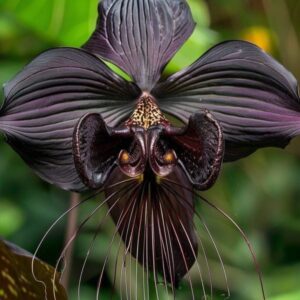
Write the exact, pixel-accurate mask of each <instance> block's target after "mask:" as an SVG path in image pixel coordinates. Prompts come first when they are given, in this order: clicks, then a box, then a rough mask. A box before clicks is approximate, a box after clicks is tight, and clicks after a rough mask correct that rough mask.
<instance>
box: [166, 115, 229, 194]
mask: <svg viewBox="0 0 300 300" xmlns="http://www.w3.org/2000/svg"><path fill="white" fill-rule="evenodd" d="M171 140H172V146H173V149H174V150H175V152H176V153H177V156H178V161H179V163H180V165H181V167H182V168H183V170H184V171H185V172H186V175H187V177H188V178H189V180H190V182H191V183H192V185H193V187H194V188H196V189H197V190H206V189H208V188H210V187H211V186H212V185H213V184H214V183H215V181H216V179H217V177H218V175H219V173H220V168H221V164H222V160H223V154H224V141H223V133H222V129H221V127H220V125H219V123H218V122H217V121H216V120H215V119H214V118H213V116H212V115H211V114H210V113H209V112H208V111H202V112H198V113H195V114H193V115H191V116H190V118H189V123H188V125H187V127H186V128H184V130H183V132H182V133H181V134H179V135H175V136H173V137H171Z"/></svg>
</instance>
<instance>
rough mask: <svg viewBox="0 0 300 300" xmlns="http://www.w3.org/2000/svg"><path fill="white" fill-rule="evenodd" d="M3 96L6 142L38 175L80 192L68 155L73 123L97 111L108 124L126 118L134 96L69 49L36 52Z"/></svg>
mask: <svg viewBox="0 0 300 300" xmlns="http://www.w3.org/2000/svg"><path fill="white" fill-rule="evenodd" d="M4 92H5V102H4V105H3V106H2V108H1V110H0V131H2V132H3V133H4V134H5V135H6V137H7V141H8V143H10V144H11V146H12V147H13V148H14V149H15V150H16V151H17V152H18V153H19V154H20V155H21V157H22V158H23V159H24V160H25V161H26V162H27V163H28V164H29V165H30V166H31V167H32V168H33V169H34V170H35V171H36V172H37V173H38V174H39V175H40V177H42V178H43V179H45V180H46V181H48V182H50V183H53V184H55V185H57V186H59V187H62V188H64V189H67V190H76V191H80V190H82V189H83V188H84V185H83V183H82V181H81V180H80V179H79V177H78V174H77V172H76V170H75V166H74V161H73V155H72V135H73V130H74V127H75V125H76V123H77V122H78V120H79V119H80V117H82V116H83V115H85V114H86V113H88V112H90V113H92V112H97V113H101V115H102V117H103V118H104V120H105V121H106V123H108V124H110V125H113V126H114V125H116V124H118V123H119V122H120V121H121V120H123V119H124V118H126V117H127V116H128V115H130V112H131V110H132V107H133V106H134V102H135V101H134V99H135V98H136V97H137V96H138V94H139V90H138V88H137V87H136V86H134V85H132V84H130V83H127V82H126V81H125V80H123V79H122V78H121V77H119V76H117V75H115V74H114V73H113V72H112V71H111V70H110V69H108V68H107V67H106V66H105V64H103V63H102V62H101V61H100V60H99V59H98V58H97V57H95V56H93V55H92V54H90V53H88V52H85V51H84V50H80V49H72V48H58V49H53V50H49V51H46V52H44V53H42V54H41V55H40V56H38V57H37V58H36V59H34V60H33V61H32V62H31V63H30V64H29V65H28V66H26V67H25V68H24V70H23V71H22V72H20V73H19V74H18V75H17V76H16V77H15V78H14V79H13V80H11V81H10V82H9V83H7V84H6V85H5V89H4Z"/></svg>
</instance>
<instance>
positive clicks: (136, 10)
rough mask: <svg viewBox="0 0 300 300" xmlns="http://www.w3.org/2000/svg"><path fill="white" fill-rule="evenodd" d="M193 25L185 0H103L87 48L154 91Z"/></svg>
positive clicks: (85, 46) (143, 86) (142, 87)
mask: <svg viewBox="0 0 300 300" xmlns="http://www.w3.org/2000/svg"><path fill="white" fill-rule="evenodd" d="M194 26H195V25H194V21H193V19H192V16H191V12H190V9H189V7H188V5H187V3H186V1H185V0H103V1H101V2H100V4H99V20H98V24H97V28H96V30H95V32H94V34H93V36H92V37H91V38H90V40H89V41H88V42H87V44H86V45H84V48H85V49H87V50H89V51H91V52H93V53H95V54H98V55H100V56H101V57H102V58H104V59H106V60H109V61H111V62H113V63H114V64H116V65H118V66H119V67H120V68H122V69H123V70H124V71H125V72H127V73H128V74H129V75H131V76H132V78H133V79H134V80H135V82H136V83H137V84H138V85H139V87H140V88H141V89H142V90H146V91H151V89H152V87H153V85H154V84H155V83H156V82H157V81H158V80H159V78H160V75H161V72H162V69H163V68H164V66H165V65H166V64H167V63H168V61H169V60H170V59H171V58H172V57H173V55H174V54H175V53H176V51H177V50H178V49H179V48H180V47H181V46H182V44H183V43H184V42H185V40H186V39H187V38H188V37H189V36H190V35H191V33H192V31H193V29H194Z"/></svg>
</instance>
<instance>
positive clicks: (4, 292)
mask: <svg viewBox="0 0 300 300" xmlns="http://www.w3.org/2000/svg"><path fill="white" fill-rule="evenodd" d="M31 261H32V255H31V254H30V253H28V252H26V251H24V250H23V249H21V248H18V247H17V246H15V245H13V244H11V243H8V242H7V241H4V240H0V270H1V273H0V299H18V300H19V299H20V300H21V299H22V300H32V299H46V296H45V287H46V293H47V294H46V295H47V299H48V300H52V299H59V300H66V299H67V295H66V292H65V290H64V288H63V287H62V286H61V285H60V283H59V274H57V275H58V276H56V280H55V287H53V278H54V268H53V267H51V266H50V265H48V264H46V263H44V262H42V261H41V260H39V259H35V260H34V270H35V275H36V278H37V279H38V280H40V281H42V282H43V283H44V284H45V286H44V285H43V283H41V282H37V281H36V280H35V279H34V277H33V275H32V272H31ZM53 290H54V291H55V297H56V298H55V297H54V294H53Z"/></svg>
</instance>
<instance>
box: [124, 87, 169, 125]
mask: <svg viewBox="0 0 300 300" xmlns="http://www.w3.org/2000/svg"><path fill="white" fill-rule="evenodd" d="M160 124H163V125H169V124H170V122H169V121H168V120H167V119H166V117H165V116H164V114H163V113H162V111H161V110H160V109H159V107H158V105H157V104H156V101H155V99H154V98H153V97H152V96H151V95H150V94H148V93H146V92H144V93H143V94H142V95H141V96H140V98H139V99H138V102H137V106H136V108H135V110H134V111H133V113H132V115H131V116H130V118H129V119H128V120H127V121H126V122H125V125H126V126H129V127H131V126H140V127H143V128H144V129H145V130H147V129H148V128H149V127H150V126H155V125H160Z"/></svg>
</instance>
